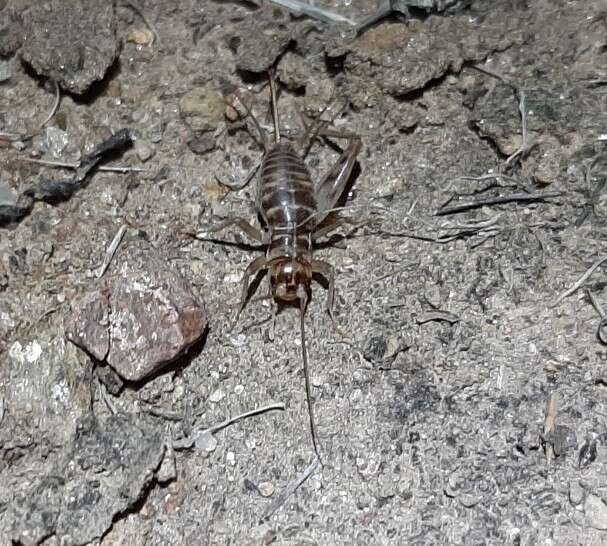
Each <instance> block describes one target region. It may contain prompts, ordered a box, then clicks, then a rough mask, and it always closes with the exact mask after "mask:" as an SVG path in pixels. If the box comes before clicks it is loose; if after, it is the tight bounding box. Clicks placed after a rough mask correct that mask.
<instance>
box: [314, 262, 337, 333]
mask: <svg viewBox="0 0 607 546" xmlns="http://www.w3.org/2000/svg"><path fill="white" fill-rule="evenodd" d="M310 265H311V266H312V273H318V274H319V275H322V276H323V277H325V278H326V279H327V281H328V282H329V293H328V294H327V312H328V313H329V316H330V317H331V320H332V321H333V324H335V318H334V317H333V299H334V297H335V269H334V267H333V266H332V265H331V264H330V263H328V262H323V261H321V260H312V262H311V264H310Z"/></svg>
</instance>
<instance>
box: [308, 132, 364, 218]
mask: <svg viewBox="0 0 607 546" xmlns="http://www.w3.org/2000/svg"><path fill="white" fill-rule="evenodd" d="M347 138H348V140H349V143H348V147H347V148H346V149H345V150H344V152H343V153H342V154H341V156H340V157H339V159H338V160H337V161H336V162H335V164H334V165H333V167H331V168H330V169H329V171H328V172H327V174H325V176H324V177H323V179H322V180H321V181H320V183H319V184H318V186H317V188H316V202H317V203H318V210H319V211H322V213H324V214H322V213H321V215H320V216H319V217H318V219H317V221H316V222H317V224H319V223H320V222H322V221H323V219H324V218H325V217H326V216H327V214H329V212H330V209H332V208H333V207H334V206H335V204H336V203H337V201H338V200H339V198H340V197H341V195H342V194H343V192H344V189H345V187H346V184H347V183H348V179H349V178H350V175H351V174H352V169H353V168H354V164H355V163H356V156H357V155H358V153H359V152H360V150H361V148H362V142H361V140H360V138H358V137H350V136H348V137H347Z"/></svg>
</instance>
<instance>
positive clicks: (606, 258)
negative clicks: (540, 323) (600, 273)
mask: <svg viewBox="0 0 607 546" xmlns="http://www.w3.org/2000/svg"><path fill="white" fill-rule="evenodd" d="M604 262H607V256H603V257H602V258H599V259H598V260H597V261H596V262H594V263H593V264H592V265H591V266H590V268H589V269H588V271H586V273H584V274H583V275H582V276H581V277H580V278H579V280H578V281H577V282H576V283H575V284H574V285H573V286H572V287H571V288H568V289H567V290H565V291H564V292H563V293H562V294H561V295H560V296H559V297H558V298H556V299H555V300H554V302H553V303H552V304H551V305H550V307H555V306H556V305H558V304H559V303H561V301H562V300H564V299H565V298H566V297H567V296H571V294H573V293H574V292H575V291H576V290H577V289H578V288H579V287H580V286H582V285H583V284H584V283H585V282H586V280H587V279H588V277H590V275H592V274H593V273H594V272H595V271H596V269H597V268H599V267H600V266H601V265H603V263H604Z"/></svg>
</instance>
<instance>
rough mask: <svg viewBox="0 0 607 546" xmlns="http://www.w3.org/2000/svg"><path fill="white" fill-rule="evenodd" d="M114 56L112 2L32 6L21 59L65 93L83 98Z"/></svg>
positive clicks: (58, 1)
mask: <svg viewBox="0 0 607 546" xmlns="http://www.w3.org/2000/svg"><path fill="white" fill-rule="evenodd" d="M118 52H119V43H118V41H117V40H116V19H115V13H114V3H113V2H96V1H95V0H72V1H71V2H67V3H66V2H64V1H63V0H50V1H49V2H39V3H34V5H33V6H32V9H31V11H30V12H29V17H28V21H27V31H26V40H25V44H24V46H23V48H22V50H21V56H22V58H23V60H25V61H26V62H27V63H28V64H30V65H31V66H32V68H33V69H34V70H35V71H36V72H37V73H38V74H40V75H41V76H46V77H48V78H51V79H52V80H55V81H56V82H57V83H59V85H60V86H61V87H62V88H63V89H65V90H66V91H70V92H72V93H84V92H85V91H86V90H87V89H88V88H89V87H90V86H91V84H92V83H93V82H95V81H97V80H101V79H102V78H103V77H104V76H105V73H106V71H107V69H108V68H109V67H110V66H111V65H112V64H113V63H114V61H115V59H116V57H117V55H118Z"/></svg>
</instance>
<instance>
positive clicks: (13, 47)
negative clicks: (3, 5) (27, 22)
mask: <svg viewBox="0 0 607 546" xmlns="http://www.w3.org/2000/svg"><path fill="white" fill-rule="evenodd" d="M22 42H23V21H22V19H21V16H20V15H19V13H17V12H16V11H14V10H11V9H3V10H0V55H1V56H2V57H9V56H11V55H12V54H13V53H15V51H17V50H18V49H19V48H20V47H21V44H22Z"/></svg>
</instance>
